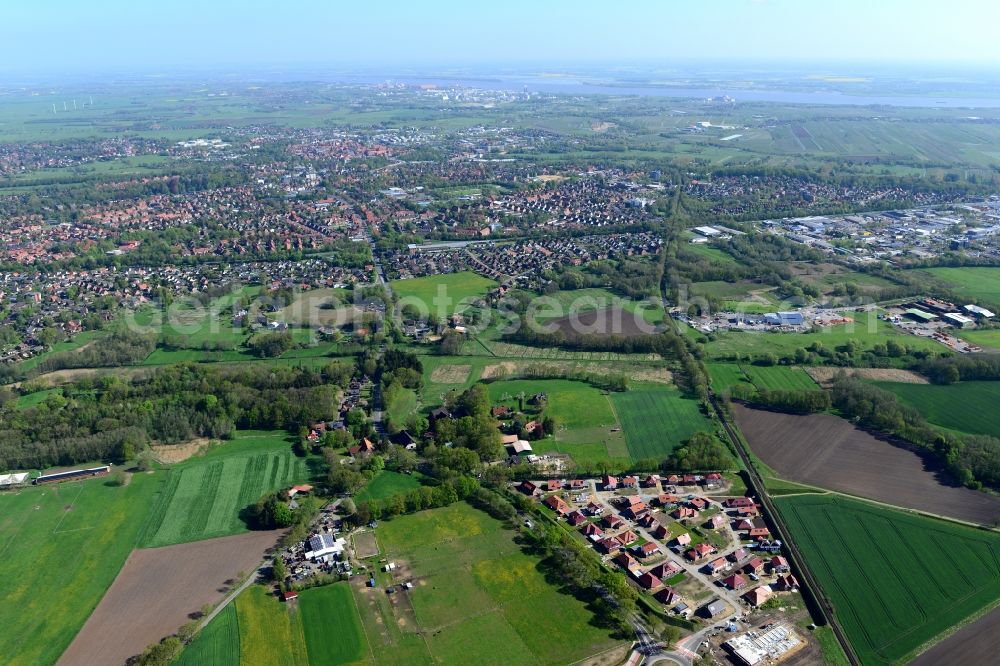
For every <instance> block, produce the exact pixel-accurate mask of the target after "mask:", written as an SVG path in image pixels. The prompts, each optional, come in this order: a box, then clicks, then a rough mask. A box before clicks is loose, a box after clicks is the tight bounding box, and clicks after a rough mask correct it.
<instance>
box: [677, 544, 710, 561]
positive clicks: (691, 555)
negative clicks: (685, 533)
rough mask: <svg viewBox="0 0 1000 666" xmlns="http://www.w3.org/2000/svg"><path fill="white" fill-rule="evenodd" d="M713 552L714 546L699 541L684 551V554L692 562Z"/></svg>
mask: <svg viewBox="0 0 1000 666" xmlns="http://www.w3.org/2000/svg"><path fill="white" fill-rule="evenodd" d="M714 552H715V546H712V545H711V544H707V543H699V544H698V545H697V546H695V547H694V548H692V549H691V550H689V551H688V552H686V553H685V554H684V555H685V557H687V558H688V559H689V560H691V561H692V562H697V561H698V560H700V559H702V558H705V557H708V556H709V555H711V554H712V553H714Z"/></svg>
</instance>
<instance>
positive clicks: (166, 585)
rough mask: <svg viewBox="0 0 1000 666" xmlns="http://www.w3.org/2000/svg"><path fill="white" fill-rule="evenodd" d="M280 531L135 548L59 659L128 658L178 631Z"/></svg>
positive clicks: (69, 665)
mask: <svg viewBox="0 0 1000 666" xmlns="http://www.w3.org/2000/svg"><path fill="white" fill-rule="evenodd" d="M279 535H280V532H278V531H275V532H248V533H246V534H239V535H237V536H230V537H222V538H219V539H208V540H205V541H195V542H192V543H184V544H180V545H177V546H166V547H164V548H147V549H142V550H135V551H132V554H131V555H129V557H128V560H126V561H125V566H124V567H122V570H121V573H119V574H118V577H117V578H115V582H114V583H112V584H111V587H110V588H109V589H108V591H107V593H106V594H105V595H104V598H103V599H101V602H100V603H99V604H97V608H95V609H94V612H93V613H92V614H91V616H90V618H88V619H87V622H86V624H84V625H83V629H81V630H80V633H79V634H77V635H76V638H74V639H73V642H72V643H70V646H69V648H67V649H66V652H64V653H63V655H62V657H61V658H60V659H59V662H58V663H59V664H60V666H91V665H92V664H108V665H115V664H124V663H125V660H126V659H128V658H129V657H131V656H132V655H135V654H138V653H140V652H142V651H143V650H144V649H145V648H146V647H147V646H148V645H150V644H152V643H155V642H156V641H159V640H160V639H161V638H163V637H164V636H168V635H170V634H172V633H173V632H175V631H177V629H178V628H179V627H180V626H181V625H182V624H184V623H185V622H187V621H188V620H189V619H190V618H189V614H190V613H194V612H197V611H198V610H199V609H200V608H201V607H202V606H204V605H205V604H216V603H218V602H219V601H221V600H222V599H223V597H224V596H225V592H224V591H220V589H221V588H222V587H223V585H224V584H225V582H226V581H227V580H230V579H232V578H235V577H236V576H237V574H239V573H241V572H243V573H250V572H251V571H252V570H253V569H254V568H255V567H256V566H257V565H258V564H259V563H260V561H261V560H262V559H263V558H264V553H265V551H267V550H268V549H269V548H271V547H272V546H274V545H275V544H276V543H277V541H278V536H279Z"/></svg>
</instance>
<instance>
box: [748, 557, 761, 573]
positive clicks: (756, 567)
mask: <svg viewBox="0 0 1000 666" xmlns="http://www.w3.org/2000/svg"><path fill="white" fill-rule="evenodd" d="M743 571H746V572H747V573H752V574H760V573H761V572H762V571H764V560H762V559H760V558H759V557H754V558H753V559H751V560H750V561H749V562H747V563H746V564H745V565H744V566H743Z"/></svg>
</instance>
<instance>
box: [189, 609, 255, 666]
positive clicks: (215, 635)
mask: <svg viewBox="0 0 1000 666" xmlns="http://www.w3.org/2000/svg"><path fill="white" fill-rule="evenodd" d="M175 663H176V666H203V665H204V664H212V666H239V664H240V624H239V620H238V619H237V617H236V604H229V605H228V606H226V607H225V608H223V609H222V611H221V612H220V613H219V614H218V615H216V616H215V617H214V618H212V621H211V622H209V623H208V626H206V627H205V628H204V629H202V630H201V633H199V634H198V636H197V637H195V639H194V640H193V641H191V644H190V645H189V646H187V647H186V648H184V651H183V652H182V653H181V656H180V658H178V660H177V661H176V662H175Z"/></svg>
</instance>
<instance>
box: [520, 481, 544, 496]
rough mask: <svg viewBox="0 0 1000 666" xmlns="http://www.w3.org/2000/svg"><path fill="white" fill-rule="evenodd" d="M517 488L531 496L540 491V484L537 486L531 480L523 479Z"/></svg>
mask: <svg viewBox="0 0 1000 666" xmlns="http://www.w3.org/2000/svg"><path fill="white" fill-rule="evenodd" d="M517 489H518V490H520V491H521V492H522V493H524V494H525V495H528V496H529V497H531V496H532V495H535V494H537V493H538V492H539V490H538V486H536V485H535V484H534V483H532V482H531V481H522V482H521V483H520V484H518V486H517Z"/></svg>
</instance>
